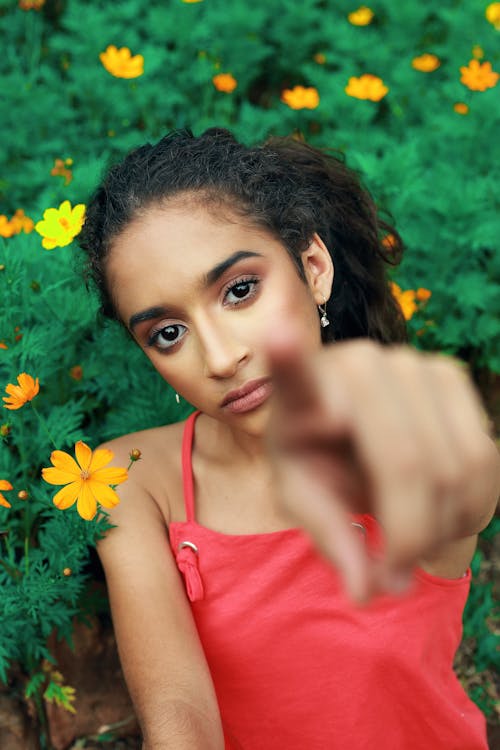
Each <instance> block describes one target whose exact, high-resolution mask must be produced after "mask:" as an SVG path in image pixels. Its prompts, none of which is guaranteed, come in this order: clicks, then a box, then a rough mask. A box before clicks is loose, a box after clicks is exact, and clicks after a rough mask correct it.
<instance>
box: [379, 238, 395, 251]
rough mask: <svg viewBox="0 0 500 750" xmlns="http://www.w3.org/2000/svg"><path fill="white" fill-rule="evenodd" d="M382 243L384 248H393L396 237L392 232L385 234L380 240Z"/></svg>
mask: <svg viewBox="0 0 500 750" xmlns="http://www.w3.org/2000/svg"><path fill="white" fill-rule="evenodd" d="M382 245H383V246H384V247H385V249H386V250H394V247H395V245H396V238H395V237H394V235H393V234H386V235H385V237H384V238H383V240H382Z"/></svg>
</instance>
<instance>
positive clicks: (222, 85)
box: [212, 73, 238, 94]
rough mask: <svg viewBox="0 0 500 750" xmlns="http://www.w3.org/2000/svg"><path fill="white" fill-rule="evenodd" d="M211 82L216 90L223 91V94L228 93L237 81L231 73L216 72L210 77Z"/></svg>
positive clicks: (232, 89)
mask: <svg viewBox="0 0 500 750" xmlns="http://www.w3.org/2000/svg"><path fill="white" fill-rule="evenodd" d="M212 83H213V85H214V86H215V88H216V89H217V91H223V92H224V93H225V94H230V93H231V91H234V89H235V88H236V86H237V85H238V81H237V80H236V78H235V77H234V76H232V75H231V73H217V75H215V76H214V77H213V78H212Z"/></svg>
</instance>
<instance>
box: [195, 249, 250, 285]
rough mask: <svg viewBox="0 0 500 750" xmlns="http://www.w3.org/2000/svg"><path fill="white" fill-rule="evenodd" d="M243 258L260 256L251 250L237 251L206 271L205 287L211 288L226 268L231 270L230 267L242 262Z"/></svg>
mask: <svg viewBox="0 0 500 750" xmlns="http://www.w3.org/2000/svg"><path fill="white" fill-rule="evenodd" d="M243 258H262V255H261V254H260V253H256V252H254V251H253V250H237V251H236V252H235V253H233V254H232V255H230V256H229V258H226V260H223V261H222V262H221V263H218V264H217V265H216V266H214V267H213V268H212V269H211V270H210V271H208V273H207V275H206V277H205V285H206V286H211V285H212V284H215V282H216V281H217V279H219V278H220V277H221V276H222V274H223V273H225V272H226V271H227V269H228V268H231V266H234V264H235V263H237V262H238V261H239V260H243Z"/></svg>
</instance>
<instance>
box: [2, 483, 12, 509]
mask: <svg viewBox="0 0 500 750" xmlns="http://www.w3.org/2000/svg"><path fill="white" fill-rule="evenodd" d="M13 489H14V488H13V486H12V485H11V483H10V482H8V481H7V480H6V479H0V490H4V491H8V490H13ZM0 505H3V507H4V508H11V507H12V506H11V504H10V503H9V501H8V500H6V499H5V498H4V496H3V495H2V493H1V492H0Z"/></svg>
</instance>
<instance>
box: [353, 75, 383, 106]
mask: <svg viewBox="0 0 500 750" xmlns="http://www.w3.org/2000/svg"><path fill="white" fill-rule="evenodd" d="M388 91H389V89H388V88H387V86H385V85H384V82H383V80H382V79H381V78H378V76H374V75H372V74H371V73H365V74H364V75H362V76H360V77H359V78H356V77H354V76H353V77H351V78H349V83H348V84H347V86H346V87H345V92H346V94H348V95H349V96H354V97H355V98H356V99H370V101H372V102H378V101H380V100H381V99H383V98H384V96H385V95H386V94H387V92H388Z"/></svg>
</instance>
